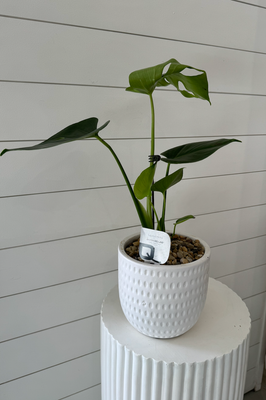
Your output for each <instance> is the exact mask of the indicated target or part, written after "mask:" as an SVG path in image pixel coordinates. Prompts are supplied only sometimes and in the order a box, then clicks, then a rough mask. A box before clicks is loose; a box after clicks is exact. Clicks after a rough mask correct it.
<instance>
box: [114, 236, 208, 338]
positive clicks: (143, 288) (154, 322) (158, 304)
mask: <svg viewBox="0 0 266 400" xmlns="http://www.w3.org/2000/svg"><path fill="white" fill-rule="evenodd" d="M138 238H139V235H135V236H131V237H128V238H126V239H125V240H123V241H122V242H121V243H120V245H119V247H118V287H119V297H120V302H121V306H122V310H123V312H124V314H125V316H126V318H127V320H128V321H129V322H130V324H131V325H132V326H133V327H134V328H136V329H137V330H138V331H139V332H141V333H143V334H144V335H147V336H151V337H154V338H165V339H166V338H172V337H176V336H179V335H182V334H183V333H185V332H187V331H188V330H189V329H191V328H192V327H193V326H194V325H195V323H196V322H197V320H198V319H199V316H200V314H201V312H202V310H203V307H204V304H205V300H206V296H207V290H208V281H209V266H210V247H209V246H208V245H207V243H205V242H204V241H203V240H200V239H198V240H200V242H201V244H202V245H203V246H204V248H205V254H204V255H203V256H202V257H201V258H200V259H199V260H196V261H193V262H191V263H188V264H184V265H159V266H158V265H155V264H148V263H144V262H141V261H136V260H134V259H133V258H131V257H129V256H128V255H127V253H126V252H125V248H126V247H128V246H129V244H130V243H132V242H133V241H135V240H137V239H138ZM190 238H191V239H197V238H194V237H191V236H190Z"/></svg>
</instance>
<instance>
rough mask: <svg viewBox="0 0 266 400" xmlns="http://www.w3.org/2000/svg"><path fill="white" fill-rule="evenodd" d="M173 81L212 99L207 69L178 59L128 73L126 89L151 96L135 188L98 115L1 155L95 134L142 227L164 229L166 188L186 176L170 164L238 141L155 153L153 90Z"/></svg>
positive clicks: (184, 93) (191, 92)
mask: <svg viewBox="0 0 266 400" xmlns="http://www.w3.org/2000/svg"><path fill="white" fill-rule="evenodd" d="M186 70H192V71H193V73H194V74H193V75H186V74H185V73H184V72H185V71H186ZM170 85H171V86H173V87H174V88H175V89H176V90H177V91H178V92H179V93H181V95H182V96H184V97H186V98H198V99H201V100H206V101H208V102H209V103H210V98H209V92H208V80H207V75H206V72H205V71H203V70H200V69H197V68H193V67H191V66H188V65H185V64H180V63H179V62H178V61H177V60H175V59H170V60H169V61H166V62H164V63H162V64H159V65H156V66H153V67H149V68H144V69H141V70H137V71H134V72H132V73H131V74H130V75H129V87H128V88H127V89H126V90H127V91H128V92H135V93H140V94H143V95H147V96H148V97H149V100H150V108H151V148H150V153H149V155H147V159H148V160H149V166H148V167H147V168H146V169H145V170H144V171H142V172H141V174H140V175H139V176H138V177H137V179H136V181H135V185H134V188H132V186H131V183H130V181H129V179H128V176H127V174H126V172H125V170H124V168H123V166H122V164H121V162H120V160H119V158H118V156H117V154H116V153H115V151H114V149H113V148H112V147H111V146H110V144H109V143H107V142H106V141H105V140H104V139H103V138H102V137H101V136H100V135H99V134H100V132H101V131H102V130H103V129H104V128H106V127H107V125H108V124H109V121H107V122H106V123H105V124H103V125H102V126H100V127H97V126H98V119H97V118H95V117H92V118H88V119H85V120H83V121H80V122H77V123H74V124H72V125H70V126H68V127H66V128H64V129H62V130H61V131H60V132H58V133H56V134H55V135H53V136H51V137H50V138H49V139H47V140H45V141H43V142H41V143H39V144H37V145H35V146H31V147H20V148H13V149H5V150H3V151H2V152H1V154H0V155H1V156H2V155H4V154H5V153H7V152H9V151H18V150H30V151H32V150H41V149H47V148H50V147H54V146H58V145H61V144H65V143H69V142H73V141H75V140H83V139H90V138H95V139H97V140H98V141H99V142H100V143H102V144H103V145H104V146H105V147H106V148H107V149H108V150H109V151H110V152H111V153H112V155H113V157H114V159H115V161H116V162H117V164H118V167H119V168H120V171H121V173H122V175H123V177H124V180H125V182H126V185H127V187H128V190H129V193H130V195H131V198H132V200H133V203H134V206H135V209H136V211H137V214H138V216H139V220H140V223H141V225H142V227H144V228H149V229H154V228H155V227H156V229H157V230H160V231H165V217H166V199H167V191H168V190H169V189H170V188H171V187H172V186H174V185H175V184H177V183H178V182H180V181H181V180H182V178H183V167H182V168H179V169H177V170H175V171H173V172H171V173H170V167H171V166H172V167H173V166H175V165H178V164H179V165H180V164H187V163H193V162H197V161H201V160H204V159H205V158H207V157H209V156H210V155H211V154H213V153H214V152H215V151H217V150H218V149H220V148H222V147H224V146H226V145H228V144H229V143H232V142H238V140H236V139H217V140H209V141H202V142H195V143H189V144H183V145H182V146H177V147H174V148H171V149H168V150H166V151H164V152H163V153H161V154H160V155H156V154H154V151H155V150H154V149H155V106H154V101H153V92H154V90H155V89H156V88H162V87H166V86H170ZM167 118H168V116H167ZM148 156H149V157H148ZM158 163H160V164H161V165H165V176H164V178H162V179H160V180H157V181H156V179H155V172H156V168H157V166H158ZM154 192H159V193H161V194H162V197H163V205H162V210H161V213H160V214H159V211H158V210H156V208H155V204H154V196H153V193H154ZM144 198H146V207H144V206H143V204H142V203H141V200H143V199H144ZM154 217H155V218H154ZM190 218H194V217H193V216H192V215H186V216H184V217H181V218H178V219H177V221H176V222H175V224H174V225H175V226H176V225H177V224H179V223H181V222H184V221H186V220H188V219H190Z"/></svg>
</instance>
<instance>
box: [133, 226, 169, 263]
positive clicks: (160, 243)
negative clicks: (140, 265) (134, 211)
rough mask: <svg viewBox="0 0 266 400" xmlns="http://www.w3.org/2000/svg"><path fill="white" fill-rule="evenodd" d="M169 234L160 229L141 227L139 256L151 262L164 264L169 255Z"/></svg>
mask: <svg viewBox="0 0 266 400" xmlns="http://www.w3.org/2000/svg"><path fill="white" fill-rule="evenodd" d="M170 246H171V240H170V236H169V235H168V234H167V233H165V232H162V231H155V230H153V229H148V228H141V233H140V243H139V256H140V257H141V258H142V260H144V261H146V262H149V263H152V264H164V263H165V262H166V261H167V260H168V257H169V253H170Z"/></svg>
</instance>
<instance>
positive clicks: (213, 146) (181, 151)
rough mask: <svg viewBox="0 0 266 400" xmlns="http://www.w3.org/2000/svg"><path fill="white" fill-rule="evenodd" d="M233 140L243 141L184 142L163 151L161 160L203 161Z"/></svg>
mask: <svg viewBox="0 0 266 400" xmlns="http://www.w3.org/2000/svg"><path fill="white" fill-rule="evenodd" d="M232 142H241V141H240V140H237V139H216V140H208V141H206V142H194V143H188V144H184V145H182V146H177V147H173V148H172V149H169V150H166V151H164V152H163V153H161V155H162V156H164V157H161V160H162V161H164V162H166V163H168V164H185V163H192V162H196V161H201V160H204V159H205V158H207V157H209V156H210V155H211V154H213V153H214V152H215V151H217V150H219V149H220V148H222V147H224V146H226V145H228V144H229V143H232Z"/></svg>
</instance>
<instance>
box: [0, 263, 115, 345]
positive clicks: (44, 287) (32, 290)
mask: <svg viewBox="0 0 266 400" xmlns="http://www.w3.org/2000/svg"><path fill="white" fill-rule="evenodd" d="M115 271H117V268H115V269H112V270H108V271H106V272H100V273H98V274H93V275H88V276H83V277H82V278H77V279H71V280H69V281H65V282H60V283H55V284H52V285H47V286H42V287H39V288H35V289H30V290H25V291H23V292H17V293H12V294H8V295H6V296H0V299H4V298H6V297H12V296H17V295H21V294H25V293H30V292H35V291H37V290H43V289H48V288H51V287H55V286H60V285H65V284H68V283H72V282H77V281H82V280H85V279H90V278H93V277H95V276H101V275H106V274H110V273H112V272H115ZM0 343H1V342H0Z"/></svg>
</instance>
